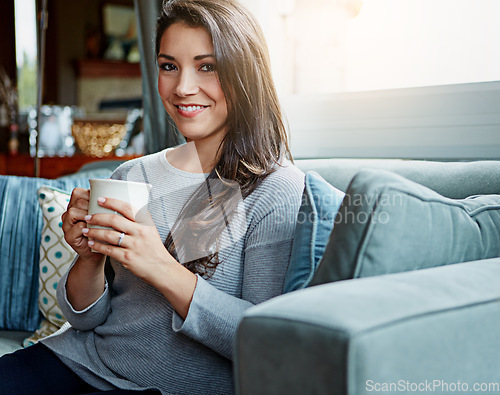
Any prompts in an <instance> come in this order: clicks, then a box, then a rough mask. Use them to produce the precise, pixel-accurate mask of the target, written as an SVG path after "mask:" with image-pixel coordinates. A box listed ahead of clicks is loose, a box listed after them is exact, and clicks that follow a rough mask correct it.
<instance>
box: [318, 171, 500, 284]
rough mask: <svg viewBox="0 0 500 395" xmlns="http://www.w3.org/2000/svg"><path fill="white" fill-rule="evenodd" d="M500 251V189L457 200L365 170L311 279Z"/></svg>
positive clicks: (371, 273) (349, 193)
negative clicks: (492, 193) (499, 193)
mask: <svg viewBox="0 0 500 395" xmlns="http://www.w3.org/2000/svg"><path fill="white" fill-rule="evenodd" d="M498 256H500V195H482V196H474V197H470V198H467V199H461V200H455V199H449V198H446V197H443V196H441V195H439V194H438V193H436V192H434V191H432V190H431V189H428V188H426V187H424V186H422V185H419V184H417V183H414V182H412V181H410V180H407V179H406V178H403V177H401V176H399V175H397V174H394V173H390V172H387V171H383V170H362V171H360V172H359V173H357V174H356V176H355V177H354V178H353V180H352V182H351V184H350V185H349V188H348V190H347V192H346V197H345V199H344V201H343V203H342V206H341V208H340V209H339V212H338V215H337V218H336V220H335V228H334V229H333V231H332V234H331V236H330V240H329V242H328V245H327V247H326V250H325V254H324V255H323V258H322V260H321V262H320V264H319V266H318V269H317V271H316V274H315V276H314V278H313V279H312V281H311V285H317V284H322V283H327V282H332V281H339V280H345V279H351V278H357V277H367V276H376V275H381V274H386V273H396V272H404V271H410V270H417V269H424V268H430V267H435V266H442V265H447V264H452V263H459V262H466V261H474V260H480V259H487V258H494V257H498Z"/></svg>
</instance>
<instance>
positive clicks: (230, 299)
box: [173, 197, 300, 359]
mask: <svg viewBox="0 0 500 395" xmlns="http://www.w3.org/2000/svg"><path fill="white" fill-rule="evenodd" d="M297 200H300V197H299V198H297V199H296V201H295V202H293V203H292V204H287V205H280V206H278V207H274V208H273V209H272V210H271V211H269V212H268V213H267V214H266V215H264V216H263V217H262V218H261V219H260V220H259V221H258V223H256V224H253V225H252V227H251V229H249V234H248V236H247V240H246V244H245V250H244V256H245V259H244V263H243V281H242V297H241V298H237V297H234V296H231V295H229V294H227V293H225V292H223V291H220V290H218V289H217V288H215V287H214V286H212V285H211V284H210V283H209V282H208V281H206V280H204V279H202V278H200V277H199V278H198V282H197V285H196V289H195V292H194V295H193V299H192V301H191V305H190V308H189V312H188V315H187V317H186V320H184V321H183V320H182V318H181V317H180V316H179V315H177V314H176V313H174V317H173V329H174V331H177V332H180V333H184V334H186V335H188V336H190V337H192V338H193V339H195V340H197V341H199V342H201V343H203V344H204V345H206V346H207V347H209V348H211V349H212V350H214V351H216V352H217V353H219V354H221V355H223V356H224V357H226V358H228V359H232V355H233V343H234V337H235V334H236V329H237V326H238V324H239V322H240V320H241V318H242V316H243V313H244V311H245V310H246V309H248V308H249V307H251V306H253V305H254V304H256V303H260V302H263V301H265V300H267V299H270V298H272V297H274V296H277V295H280V294H281V293H282V291H283V283H284V278H285V273H286V269H287V267H288V262H289V259H290V254H291V248H292V240H293V234H294V231H295V223H296V218H297V212H298V207H299V205H300V202H298V201H297Z"/></svg>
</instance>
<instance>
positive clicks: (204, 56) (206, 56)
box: [194, 54, 215, 60]
mask: <svg viewBox="0 0 500 395" xmlns="http://www.w3.org/2000/svg"><path fill="white" fill-rule="evenodd" d="M205 58H215V55H214V54H207V55H197V56H195V57H194V60H202V59H205Z"/></svg>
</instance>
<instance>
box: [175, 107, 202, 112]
mask: <svg viewBox="0 0 500 395" xmlns="http://www.w3.org/2000/svg"><path fill="white" fill-rule="evenodd" d="M177 107H179V109H181V110H182V111H188V112H190V111H197V110H201V109H202V108H204V107H203V106H187V107H185V106H177Z"/></svg>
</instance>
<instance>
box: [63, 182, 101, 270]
mask: <svg viewBox="0 0 500 395" xmlns="http://www.w3.org/2000/svg"><path fill="white" fill-rule="evenodd" d="M89 198H90V190H89V189H84V188H75V189H73V192H72V193H71V199H70V201H69V204H68V208H67V210H66V212H65V213H63V215H62V216H61V218H62V230H63V232H64V239H65V240H66V242H67V243H68V244H69V245H70V246H71V248H73V249H74V250H75V251H76V253H77V254H78V255H79V256H80V258H81V259H83V260H84V261H87V262H92V263H99V262H101V261H102V259H103V257H104V256H103V255H102V254H99V253H96V252H92V251H91V249H90V247H89V243H88V238H87V237H85V236H84V235H83V233H82V229H83V228H86V227H87V223H86V222H85V216H86V215H87V213H88V210H89Z"/></svg>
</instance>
